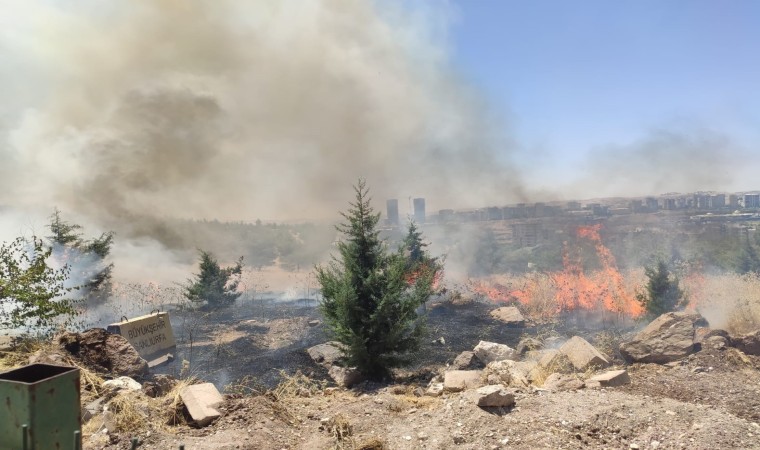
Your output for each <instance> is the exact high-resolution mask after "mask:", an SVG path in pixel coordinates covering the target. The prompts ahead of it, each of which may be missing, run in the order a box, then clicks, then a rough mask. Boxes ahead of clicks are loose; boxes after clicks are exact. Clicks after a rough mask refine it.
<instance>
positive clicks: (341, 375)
mask: <svg viewBox="0 0 760 450" xmlns="http://www.w3.org/2000/svg"><path fill="white" fill-rule="evenodd" d="M328 375H330V378H332V379H333V381H335V384H337V385H338V386H340V387H344V388H350V387H351V386H353V385H355V384H357V383H361V382H362V381H364V376H363V375H362V374H361V372H359V371H358V370H356V368H354V367H340V366H332V367H330V370H329V371H328Z"/></svg>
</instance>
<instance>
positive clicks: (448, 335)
mask: <svg viewBox="0 0 760 450" xmlns="http://www.w3.org/2000/svg"><path fill="white" fill-rule="evenodd" d="M492 308H493V306H492V305H487V304H480V303H471V304H466V305H443V306H437V307H436V308H434V309H433V310H431V314H430V324H429V325H430V328H431V335H430V338H431V339H433V338H438V337H444V338H445V341H446V343H445V344H443V345H441V344H439V343H433V342H432V341H431V342H428V343H426V347H425V348H424V349H423V351H422V352H420V354H419V356H420V358H418V363H417V365H415V366H413V367H409V368H407V370H406V372H405V374H406V376H405V377H403V378H402V379H401V380H400V381H399V380H397V381H395V382H388V383H363V384H361V385H359V386H358V387H356V388H354V389H352V390H344V389H338V388H335V387H329V386H330V384H329V382H327V381H326V380H327V376H326V374H325V371H324V370H322V369H321V368H320V367H319V366H317V365H316V364H313V363H312V362H311V361H310V360H308V357H304V356H303V355H305V348H307V346H308V344H312V343H313V342H315V341H320V340H322V339H324V335H323V331H322V330H320V329H321V325H317V326H315V325H313V324H312V325H310V324H309V321H310V320H314V317H315V314H316V312H315V310H314V309H302V310H301V312H300V313H299V314H301V315H300V316H296V315H295V314H291V315H290V316H287V317H279V318H270V319H245V320H240V321H237V322H235V323H231V324H230V323H228V324H227V326H226V327H225V331H223V332H222V331H220V330H218V329H210V330H208V333H209V336H210V338H209V339H208V342H209V343H208V345H217V346H221V347H222V348H223V350H222V351H223V352H226V351H228V350H229V349H231V350H229V352H230V354H231V355H234V358H237V359H238V360H237V362H235V363H234V365H235V366H237V367H239V368H241V369H240V370H237V371H235V372H234V375H235V377H239V375H240V374H241V373H244V372H247V373H249V374H253V375H256V374H265V373H269V372H270V370H269V369H268V368H267V367H263V366H262V367H258V368H257V369H256V368H254V366H255V365H256V364H257V363H262V364H264V365H266V364H269V365H270V366H271V367H275V366H278V365H279V366H280V367H282V368H283V370H285V372H286V373H293V371H294V369H296V368H298V369H300V370H301V371H303V372H304V373H308V374H309V375H310V377H311V379H310V380H309V379H306V378H299V379H298V380H296V379H295V378H291V379H290V380H291V384H290V385H289V387H288V388H287V389H280V390H279V391H277V389H275V390H274V393H273V392H272V391H270V392H269V393H267V394H262V393H259V394H256V395H242V394H239V393H237V394H228V395H227V400H226V402H225V404H224V405H223V406H222V407H221V412H222V414H223V415H222V417H221V418H220V419H219V420H217V421H216V422H215V423H213V424H212V425H210V426H208V427H207V428H203V429H195V428H191V427H188V426H186V425H182V426H176V427H171V428H168V429H166V430H163V431H159V432H155V431H154V432H151V433H147V432H145V433H137V434H136V436H137V437H138V438H139V440H140V442H141V445H140V447H139V448H146V449H170V448H179V445H180V444H184V445H185V448H186V449H188V450H189V449H197V450H206V449H209V450H210V449H331V448H345V449H366V450H370V449H373V450H377V449H506V448H515V449H580V448H599V449H603V448H607V449H636V448H639V449H655V448H659V449H683V448H688V449H723V448H741V449H760V424H759V423H760V358H758V357H754V356H747V355H744V354H741V353H739V352H738V351H736V350H735V349H732V348H726V349H723V350H717V349H714V348H712V347H710V348H705V349H704V350H702V351H700V352H698V353H696V354H694V355H691V356H689V357H688V358H685V359H684V360H682V361H680V362H679V363H677V364H670V365H656V364H634V365H629V366H625V368H627V369H628V371H629V374H630V377H631V380H632V382H631V384H629V385H626V386H622V387H616V388H603V389H580V390H577V391H576V390H573V391H564V392H550V391H546V390H543V389H540V388H534V387H530V388H522V389H521V390H517V391H516V405H515V406H514V407H513V408H509V409H500V408H497V409H485V408H480V407H477V406H476V405H475V402H474V401H473V400H472V398H471V396H468V393H467V392H464V393H451V394H444V395H443V396H441V397H426V396H420V395H419V394H420V393H421V391H422V390H424V388H425V387H426V386H427V383H428V380H429V378H430V376H432V374H434V373H436V372H439V371H440V370H441V369H442V368H444V367H445V364H446V363H447V362H449V361H451V360H452V359H453V357H454V356H456V355H457V354H458V353H459V352H460V351H462V350H467V349H472V347H473V346H474V345H475V344H477V342H478V340H480V339H490V340H494V341H497V342H503V343H506V344H509V345H515V344H516V340H517V339H519V337H520V336H521V335H522V333H527V334H532V335H540V334H544V335H545V334H546V333H547V330H546V329H539V328H530V327H529V328H527V329H525V330H522V331H519V332H517V331H515V330H513V329H511V330H510V329H506V328H505V327H503V326H499V325H498V324H497V323H495V322H492V321H489V319H488V315H487V311H488V310H489V309H492ZM572 331H573V332H575V331H577V330H572ZM214 343H215V344H214ZM246 348H248V349H251V348H255V349H258V350H259V351H261V352H263V353H264V354H267V352H269V353H268V354H270V355H277V359H272V358H274V357H271V358H269V359H267V358H266V357H263V358H262V357H261V356H259V357H256V356H255V355H253V354H250V355H247V356H246V352H245V349H246ZM600 348H601V347H600ZM272 352H274V353H272ZM278 352H280V353H278ZM241 355H242V356H241ZM287 355H291V356H292V358H291V356H287ZM294 355H296V356H294ZM610 356H613V357H614V355H610ZM616 363H617V365H618V366H623V362H622V361H620V360H617V361H616ZM284 366H287V367H284ZM281 386H282V385H281ZM418 388H420V389H418ZM133 436H134V435H131V436H127V435H118V434H114V435H111V436H110V437H107V436H106V435H95V436H93V437H91V438H89V440H88V441H87V444H89V445H86V446H85V448H107V449H127V448H131V447H130V438H131V437H133Z"/></svg>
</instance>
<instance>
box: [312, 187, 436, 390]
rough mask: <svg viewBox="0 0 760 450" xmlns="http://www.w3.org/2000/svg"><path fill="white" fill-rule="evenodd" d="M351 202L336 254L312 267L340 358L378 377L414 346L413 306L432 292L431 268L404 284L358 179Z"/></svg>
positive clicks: (400, 257)
mask: <svg viewBox="0 0 760 450" xmlns="http://www.w3.org/2000/svg"><path fill="white" fill-rule="evenodd" d="M354 189H355V191H356V201H355V202H354V203H351V207H350V208H349V210H348V211H347V212H345V213H341V215H342V216H343V218H344V219H345V221H344V222H343V223H342V224H340V225H338V227H337V229H338V231H339V232H340V233H341V234H342V235H343V239H341V240H340V241H339V242H338V244H337V247H338V255H337V256H334V257H333V260H332V262H331V263H329V264H328V265H326V266H317V267H316V273H317V280H318V282H319V284H320V285H321V288H322V301H321V302H320V309H321V311H322V314H323V315H324V317H325V322H326V324H327V325H328V327H329V330H330V331H331V333H332V335H333V336H334V338H335V339H336V340H337V341H339V342H340V343H341V344H343V345H344V353H345V355H344V356H345V357H346V362H347V363H348V364H349V365H350V366H356V368H357V369H358V370H359V371H360V372H362V373H363V374H364V375H366V376H368V377H371V378H382V377H384V376H386V375H387V374H388V369H390V368H392V367H396V366H398V365H400V364H402V363H403V362H405V360H406V359H407V357H408V354H409V353H410V352H412V351H414V350H416V349H418V348H419V343H420V339H421V337H422V335H423V333H424V322H423V320H422V318H421V317H419V316H418V314H417V310H418V308H419V307H420V306H421V305H423V304H424V303H425V301H426V300H427V299H428V297H429V296H430V295H431V294H432V283H433V276H434V272H433V271H432V270H426V271H423V272H422V273H420V275H419V276H418V277H416V279H415V280H414V281H413V282H412V283H410V282H409V280H408V278H409V272H408V265H407V264H408V260H407V258H406V257H405V255H404V252H403V251H402V250H399V251H396V252H393V253H391V252H389V251H388V248H387V245H386V244H385V243H384V242H383V241H382V240H381V239H380V237H379V231H378V230H377V224H378V221H379V220H380V214H378V213H375V212H374V210H373V209H372V207H371V206H370V198H369V191H368V189H367V187H366V183H365V181H364V180H362V179H360V180H359V182H358V184H357V185H356V186H355V187H354Z"/></svg>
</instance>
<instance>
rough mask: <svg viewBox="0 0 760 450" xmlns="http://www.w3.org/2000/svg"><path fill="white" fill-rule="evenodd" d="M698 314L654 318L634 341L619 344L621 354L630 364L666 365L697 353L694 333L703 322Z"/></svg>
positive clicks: (681, 313)
mask: <svg viewBox="0 0 760 450" xmlns="http://www.w3.org/2000/svg"><path fill="white" fill-rule="evenodd" d="M703 322H704V318H702V316H700V315H699V314H689V313H683V312H670V313H666V314H663V315H661V316H660V317H658V318H656V319H654V320H653V321H652V322H651V323H650V324H649V325H647V326H646V328H644V329H643V330H641V331H640V332H639V333H638V334H636V336H635V337H634V338H633V340H632V341H630V342H626V343H623V344H621V345H620V353H621V354H622V355H623V357H624V358H625V359H626V360H628V361H631V362H646V363H658V364H664V363H668V362H671V361H676V360H679V359H681V358H684V357H686V356H688V355H690V354H692V353H694V352H695V351H697V347H696V346H695V345H694V331H695V328H696V325H697V324H699V323H703Z"/></svg>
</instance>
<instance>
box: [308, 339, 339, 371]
mask: <svg viewBox="0 0 760 450" xmlns="http://www.w3.org/2000/svg"><path fill="white" fill-rule="evenodd" d="M306 353H308V354H309V356H310V357H311V359H312V360H313V361H314V362H315V363H317V364H319V365H321V366H324V367H326V368H329V367H330V366H332V365H334V364H335V363H336V362H337V361H338V360H340V359H341V358H342V357H343V353H342V352H341V351H340V343H338V342H335V341H330V342H325V343H324V344H319V345H315V346H314V347H310V348H308V349H307V350H306Z"/></svg>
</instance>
